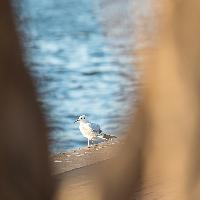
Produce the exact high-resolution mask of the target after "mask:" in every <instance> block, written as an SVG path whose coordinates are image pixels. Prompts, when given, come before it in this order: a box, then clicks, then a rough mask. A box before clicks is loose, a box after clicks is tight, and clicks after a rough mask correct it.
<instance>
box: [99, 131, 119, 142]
mask: <svg viewBox="0 0 200 200" xmlns="http://www.w3.org/2000/svg"><path fill="white" fill-rule="evenodd" d="M98 137H99V138H101V139H103V140H112V139H113V138H117V137H116V136H115V135H109V134H106V133H104V132H101V133H100V134H99V135H98Z"/></svg>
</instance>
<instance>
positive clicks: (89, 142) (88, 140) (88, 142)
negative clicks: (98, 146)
mask: <svg viewBox="0 0 200 200" xmlns="http://www.w3.org/2000/svg"><path fill="white" fill-rule="evenodd" d="M89 146H90V140H89V139H88V147H89Z"/></svg>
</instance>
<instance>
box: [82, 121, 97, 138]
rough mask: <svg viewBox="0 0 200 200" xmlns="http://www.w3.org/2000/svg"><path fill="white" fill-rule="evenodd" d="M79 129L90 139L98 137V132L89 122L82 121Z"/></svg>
mask: <svg viewBox="0 0 200 200" xmlns="http://www.w3.org/2000/svg"><path fill="white" fill-rule="evenodd" d="M79 129H80V131H81V133H82V134H83V136H84V137H86V138H88V139H89V140H91V139H93V138H95V137H96V134H95V133H94V132H93V130H92V129H91V127H90V126H89V124H88V123H80V125H79Z"/></svg>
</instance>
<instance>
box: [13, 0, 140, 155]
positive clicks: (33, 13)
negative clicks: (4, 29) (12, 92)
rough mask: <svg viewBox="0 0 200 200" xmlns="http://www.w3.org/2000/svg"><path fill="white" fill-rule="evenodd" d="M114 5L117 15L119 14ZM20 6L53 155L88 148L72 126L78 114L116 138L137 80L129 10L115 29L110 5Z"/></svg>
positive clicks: (83, 1) (27, 1) (84, 1)
mask: <svg viewBox="0 0 200 200" xmlns="http://www.w3.org/2000/svg"><path fill="white" fill-rule="evenodd" d="M116 2H117V1H116ZM115 5H116V6H115V7H113V9H111V10H113V13H114V12H119V10H120V9H121V7H120V4H117V3H116V4H115ZM122 5H123V2H122V4H121V6H122ZM17 6H18V7H19V8H20V18H19V20H20V22H21V24H22V30H23V32H24V34H25V39H24V46H25V48H26V51H27V62H28V64H29V69H30V72H31V74H32V76H33V77H34V79H35V80H36V86H37V89H38V94H39V99H38V100H39V101H40V102H42V105H43V107H44V109H45V111H46V116H47V121H48V125H49V127H50V128H51V130H52V131H51V135H50V138H51V139H52V140H53V145H52V151H53V152H61V151H66V150H68V149H71V148H75V147H80V146H84V145H86V144H87V142H86V139H85V138H83V136H82V135H81V134H80V132H79V130H78V127H77V125H75V124H74V123H73V122H74V120H75V119H76V117H77V116H78V115H80V114H85V115H87V116H88V118H89V119H90V120H91V121H94V122H96V123H99V124H100V125H101V127H102V129H103V130H105V131H106V132H108V133H111V134H115V135H118V134H119V132H120V131H121V129H124V128H126V121H127V120H128V118H129V116H130V104H129V102H130V100H131V101H132V102H133V101H134V100H135V99H136V93H135V90H136V89H137V87H136V86H135V85H136V83H137V79H138V74H137V72H136V71H135V69H134V59H136V58H134V57H133V56H132V55H131V53H130V49H131V48H132V47H130V46H129V45H130V44H131V45H132V44H133V42H134V41H130V40H127V37H126V34H124V33H129V34H130V31H131V30H129V28H130V24H128V22H127V20H126V17H127V16H124V15H125V14H126V15H127V10H126V9H127V8H128V7H129V6H126V9H125V10H124V13H123V15H122V16H120V19H121V21H117V22H115V23H113V24H112V23H111V22H112V20H111V19H109V16H108V14H109V12H108V11H109V9H108V6H109V5H106V4H105V2H103V1H101V2H100V1H98V0H58V1H56V0H55V1H53V0H23V1H22V2H21V3H20V4H19V5H17ZM105 6H106V8H104V7H105ZM123 6H124V5H123ZM106 9H107V10H106ZM121 10H122V9H121ZM110 16H112V15H110ZM112 17H114V16H112ZM109 20H110V21H109ZM106 21H107V22H108V23H107V22H106ZM118 22H119V23H118ZM112 25H113V27H112ZM121 121H123V123H122V124H120V122H121Z"/></svg>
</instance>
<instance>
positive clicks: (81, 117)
mask: <svg viewBox="0 0 200 200" xmlns="http://www.w3.org/2000/svg"><path fill="white" fill-rule="evenodd" d="M85 120H86V116H85V115H81V116H79V117H78V119H77V120H76V121H75V122H74V123H76V122H82V121H85Z"/></svg>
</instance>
